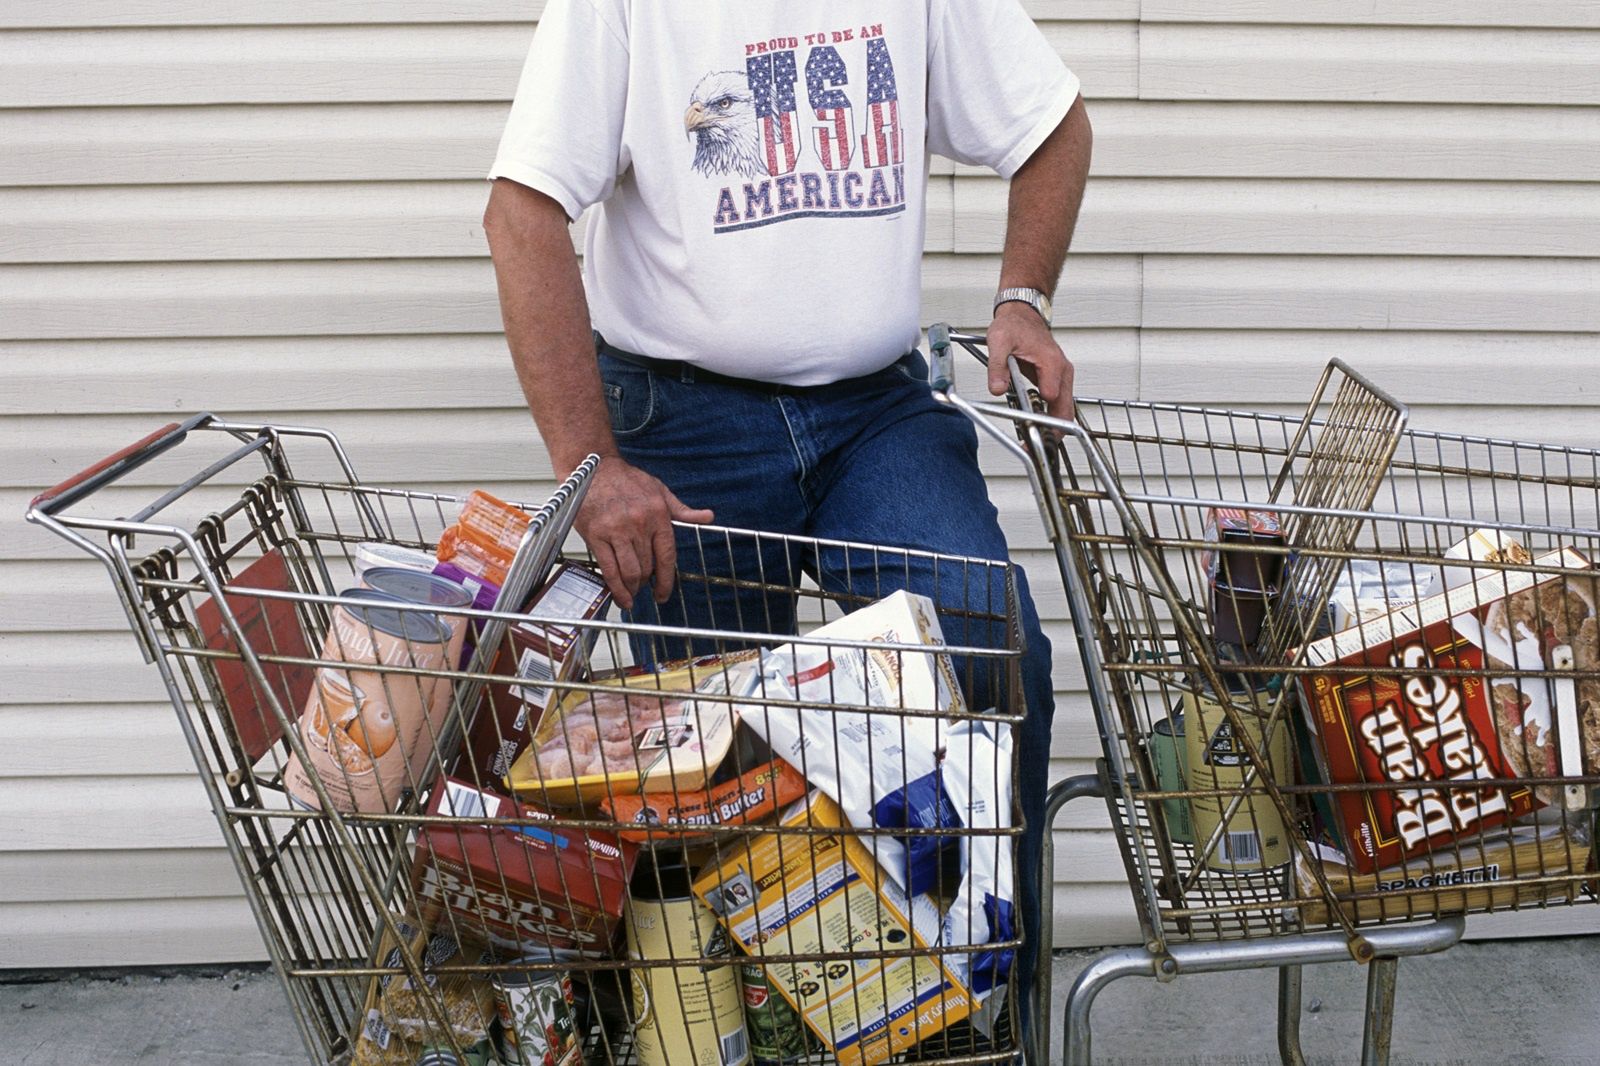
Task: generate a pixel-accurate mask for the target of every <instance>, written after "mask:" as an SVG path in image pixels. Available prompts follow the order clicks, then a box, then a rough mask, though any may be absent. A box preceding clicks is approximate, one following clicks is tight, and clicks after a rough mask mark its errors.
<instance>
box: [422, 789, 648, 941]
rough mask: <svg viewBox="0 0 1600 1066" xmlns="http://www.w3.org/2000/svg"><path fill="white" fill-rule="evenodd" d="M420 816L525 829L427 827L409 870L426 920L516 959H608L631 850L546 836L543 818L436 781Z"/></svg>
mask: <svg viewBox="0 0 1600 1066" xmlns="http://www.w3.org/2000/svg"><path fill="white" fill-rule="evenodd" d="M427 810H428V814H429V815H443V816H445V817H454V818H470V819H475V820H484V819H520V820H523V821H524V822H526V823H527V824H523V825H487V824H479V825H472V824H465V823H455V824H449V823H447V824H438V823H429V824H425V825H424V826H423V827H422V830H421V832H420V833H419V834H418V839H417V849H416V857H415V863H414V866H413V871H412V881H413V884H414V885H415V888H416V892H417V896H418V898H419V899H421V900H422V901H423V903H424V916H426V917H431V918H435V919H436V920H440V921H447V922H448V923H449V925H450V928H452V929H455V930H457V931H459V932H460V933H461V935H463V936H467V937H470V938H472V939H475V940H479V941H481V942H484V943H487V944H489V945H491V946H494V947H496V948H499V949H502V950H504V951H508V952H512V953H514V954H516V955H526V954H528V953H529V952H530V951H532V950H533V949H534V948H535V947H537V948H539V949H541V950H545V951H547V952H549V953H551V957H552V958H583V959H604V958H609V957H610V953H611V945H612V942H613V941H614V940H615V939H616V933H617V927H618V924H619V923H620V922H621V920H622V910H623V903H624V901H625V900H626V898H627V886H628V880H629V878H630V877H631V876H632V873H633V868H634V864H635V862H636V861H637V857H638V849H637V848H636V847H635V846H634V845H633V844H631V843H629V842H627V841H623V840H618V839H617V838H616V837H614V836H612V835H611V834H609V833H606V832H603V831H601V830H597V829H586V830H571V829H563V828H559V827H555V826H550V827H546V826H544V825H543V824H541V823H545V822H548V821H550V820H551V818H552V816H551V815H550V814H548V813H546V812H544V811H542V810H539V809H537V808H535V807H531V806H528V805H527V804H523V803H518V802H517V801H516V800H514V799H511V798H510V797H507V796H502V795H500V794H498V793H496V792H493V791H491V790H489V789H480V788H477V787H475V786H474V785H472V784H471V783H469V782H466V781H462V780H459V779H455V778H441V779H440V780H439V782H438V783H437V784H436V785H435V786H434V788H433V793H432V796H431V798H430V800H429V803H428V808H427ZM441 916H443V917H441Z"/></svg>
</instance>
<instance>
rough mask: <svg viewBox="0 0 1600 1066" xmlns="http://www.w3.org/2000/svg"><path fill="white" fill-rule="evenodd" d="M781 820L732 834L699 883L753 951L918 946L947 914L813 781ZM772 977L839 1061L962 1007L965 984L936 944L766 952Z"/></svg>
mask: <svg viewBox="0 0 1600 1066" xmlns="http://www.w3.org/2000/svg"><path fill="white" fill-rule="evenodd" d="M781 824H782V825H783V826H785V827H797V826H805V825H808V824H809V825H810V826H813V827H817V828H825V829H835V830H840V832H836V833H828V834H826V835H821V834H818V835H806V834H801V833H782V832H778V833H763V834H760V835H758V836H754V837H747V838H744V840H746V841H748V842H749V843H748V844H746V843H744V842H740V843H738V844H734V845H730V846H729V848H728V850H727V852H726V853H725V855H724V858H723V860H722V863H721V865H720V866H718V865H715V864H713V867H712V868H711V869H709V870H708V871H707V872H706V873H704V874H702V875H701V876H700V877H699V879H697V880H696V881H695V884H694V891H695V894H696V895H698V896H700V897H701V898H702V899H704V900H705V901H706V904H707V906H709V907H710V908H711V910H712V911H713V912H714V913H715V914H716V915H717V916H718V918H719V919H720V920H721V921H722V923H723V924H724V925H725V926H726V927H727V929H728V932H729V933H730V934H731V935H732V937H733V940H734V942H735V943H737V944H738V945H739V946H740V947H741V948H743V949H744V951H745V952H746V953H747V954H749V955H750V956H751V957H753V958H757V959H759V958H761V957H762V956H763V955H802V956H805V955H844V954H850V953H864V952H876V951H900V950H908V949H913V948H926V947H928V944H929V942H930V941H931V940H936V939H937V938H938V935H939V928H940V924H941V922H942V921H943V916H942V915H941V914H940V913H939V910H938V908H937V907H936V906H935V905H934V903H933V902H932V901H931V900H930V899H928V898H927V897H926V896H918V897H915V898H913V899H907V898H906V896H905V894H904V892H902V891H901V890H900V888H899V887H898V886H897V885H896V884H895V883H894V881H893V880H892V879H890V878H889V877H887V876H885V875H884V873H883V871H882V869H881V868H880V867H879V866H878V864H877V862H876V861H875V860H874V859H873V857H872V853H871V852H869V851H868V850H867V848H866V847H865V845H863V844H862V843H861V841H860V840H859V839H858V838H857V837H856V836H855V835H854V834H853V833H852V832H851V830H850V827H849V826H848V825H847V824H846V822H845V819H844V816H843V814H842V813H841V812H840V810H839V807H838V805H837V804H835V803H834V802H833V801H832V800H830V799H829V798H828V797H827V796H825V795H824V794H822V793H821V792H820V791H819V792H813V793H812V794H811V795H810V796H809V797H808V798H807V799H805V800H802V801H800V802H799V803H797V804H795V805H794V806H793V807H791V808H790V809H789V811H787V812H785V814H784V817H783V820H782V823H781ZM767 973H768V979H769V980H770V981H771V983H772V986H773V987H774V988H776V989H777V990H778V992H779V994H781V995H782V996H783V997H784V998H785V999H787V1000H788V1001H789V1002H790V1004H792V1005H793V1006H794V1008H795V1010H796V1011H798V1012H799V1014H800V1017H801V1018H802V1019H804V1021H805V1023H806V1025H807V1026H808V1027H809V1028H810V1029H811V1030H812V1032H814V1033H816V1034H817V1036H818V1037H819V1038H820V1039H821V1040H822V1041H823V1042H824V1043H826V1044H827V1045H828V1047H829V1048H830V1049H831V1050H832V1051H833V1053H834V1055H835V1057H836V1058H837V1060H838V1061H839V1063H840V1064H841V1066H873V1064H876V1063H880V1062H883V1061H885V1060H887V1059H888V1058H890V1057H891V1056H893V1055H897V1054H899V1053H900V1052H902V1051H905V1050H906V1049H908V1048H910V1047H912V1046H913V1045H915V1044H917V1043H919V1042H921V1041H923V1040H926V1039H928V1038H929V1037H931V1036H933V1035H934V1034H935V1033H938V1032H939V1031H940V1030H942V1029H944V1028H945V1027H946V1026H949V1025H953V1024H955V1023H956V1022H958V1021H960V1020H962V1019H963V1018H965V1017H967V1015H968V1014H969V1013H970V1012H971V1009H972V996H971V993H970V992H969V991H968V989H967V988H965V987H964V986H963V985H962V984H961V982H960V981H959V980H958V979H957V977H956V975H955V974H954V973H953V972H952V971H951V969H950V968H949V967H948V966H946V965H945V964H944V961H943V960H942V959H941V958H939V957H937V956H934V955H932V954H929V955H921V956H915V957H900V958H891V959H876V958H870V957H868V958H859V959H845V958H835V959H831V960H826V961H821V962H789V963H773V964H771V965H770V966H769V967H768V969H767Z"/></svg>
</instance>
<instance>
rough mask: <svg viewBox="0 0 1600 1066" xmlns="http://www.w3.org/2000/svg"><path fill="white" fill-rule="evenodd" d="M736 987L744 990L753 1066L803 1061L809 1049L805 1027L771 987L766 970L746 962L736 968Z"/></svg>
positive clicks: (780, 1065)
mask: <svg viewBox="0 0 1600 1066" xmlns="http://www.w3.org/2000/svg"><path fill="white" fill-rule="evenodd" d="M739 983H740V985H741V986H742V987H743V989H744V1022H745V1028H746V1030H748V1032H749V1034H750V1057H751V1062H752V1063H753V1066H790V1064H792V1063H796V1062H801V1061H803V1060H804V1059H805V1057H806V1051H807V1049H808V1047H809V1045H810V1040H809V1038H808V1036H807V1033H806V1027H805V1024H804V1023H803V1022H801V1021H800V1015H798V1014H796V1013H795V1010H794V1008H793V1007H791V1006H790V1005H789V1001H788V1000H786V999H784V998H783V997H782V996H780V995H778V992H777V990H776V989H774V988H773V987H772V982H771V981H769V980H768V979H767V968H766V967H765V966H762V965H761V964H760V963H756V962H746V963H745V964H744V965H742V966H740V967H739Z"/></svg>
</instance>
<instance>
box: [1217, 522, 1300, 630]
mask: <svg viewBox="0 0 1600 1066" xmlns="http://www.w3.org/2000/svg"><path fill="white" fill-rule="evenodd" d="M1203 536H1204V539H1205V541H1206V542H1207V543H1208V544H1215V545H1216V547H1215V548H1211V549H1208V550H1207V551H1206V552H1205V553H1204V554H1203V555H1202V557H1201V566H1202V567H1203V568H1204V569H1205V572H1206V578H1207V580H1208V582H1209V583H1210V586H1211V618H1212V625H1213V627H1214V629H1215V633H1216V638H1217V640H1219V641H1223V642H1225V643H1229V644H1237V645H1242V646H1245V647H1248V646H1250V645H1252V644H1254V643H1255V641H1256V638H1257V637H1258V636H1259V635H1260V634H1261V625H1262V623H1263V622H1264V621H1265V620H1266V617H1267V613H1268V611H1269V610H1270V607H1271V604H1272V601H1273V599H1274V598H1275V597H1276V596H1277V595H1278V590H1279V582H1280V581H1281V579H1282V577H1283V572H1284V565H1285V558H1286V555H1285V554H1283V550H1284V549H1285V547H1286V545H1287V543H1288V541H1287V539H1286V538H1285V536H1284V532H1283V525H1282V523H1280V522H1279V520H1278V515H1277V513H1276V512H1274V511H1269V510H1256V509H1250V510H1246V509H1244V508H1240V507H1213V508H1211V509H1209V510H1208V511H1207V512H1206V520H1205V531H1204V534H1203ZM1274 549H1276V550H1274Z"/></svg>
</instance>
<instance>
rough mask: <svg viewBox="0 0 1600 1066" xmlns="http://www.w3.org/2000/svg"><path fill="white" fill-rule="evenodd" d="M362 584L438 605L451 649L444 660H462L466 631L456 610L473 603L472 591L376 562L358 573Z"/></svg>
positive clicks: (430, 604) (417, 601)
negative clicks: (362, 572)
mask: <svg viewBox="0 0 1600 1066" xmlns="http://www.w3.org/2000/svg"><path fill="white" fill-rule="evenodd" d="M361 584H362V585H364V586H365V587H367V588H369V589H377V590H378V591H379V592H387V593H388V594H389V595H391V596H395V597H398V598H400V599H402V600H405V601H406V602H407V603H419V604H423V605H425V606H428V607H437V608H439V610H440V612H441V614H440V615H439V620H440V621H442V622H443V623H444V624H445V625H447V626H449V627H450V646H449V647H450V652H449V655H448V656H447V658H446V661H447V662H450V663H452V664H453V663H457V662H460V661H461V644H462V641H463V640H464V639H465V638H466V634H467V619H466V617H465V616H464V615H461V614H457V613H455V612H458V611H465V610H469V609H471V607H472V593H470V592H468V591H467V590H466V589H465V588H463V587H462V586H461V584H460V582H456V581H451V580H450V579H449V578H446V577H440V576H439V575H438V574H422V573H418V572H417V571H415V570H408V569H405V568H402V567H398V566H376V567H373V568H372V569H370V570H368V571H367V572H366V573H364V574H363V575H361Z"/></svg>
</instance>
